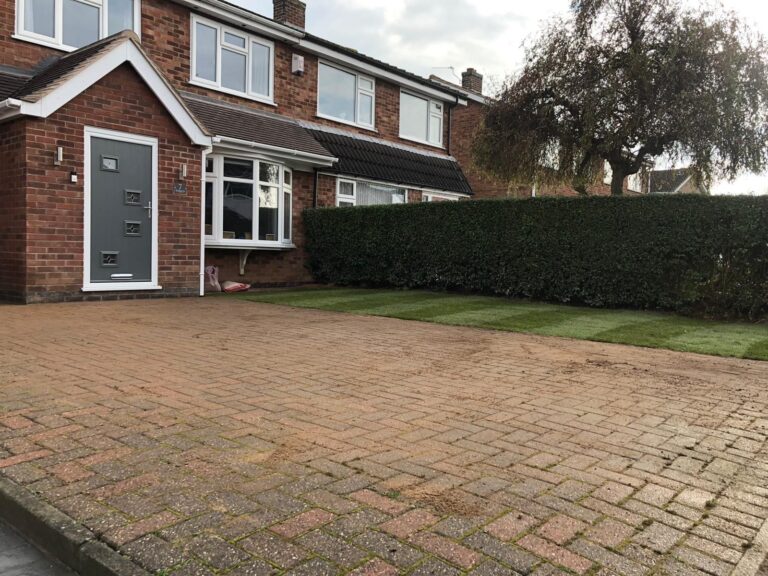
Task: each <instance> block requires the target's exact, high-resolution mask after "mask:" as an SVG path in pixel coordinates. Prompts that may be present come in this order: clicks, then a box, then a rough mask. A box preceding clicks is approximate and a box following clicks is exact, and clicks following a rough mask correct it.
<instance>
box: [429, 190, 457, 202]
mask: <svg viewBox="0 0 768 576" xmlns="http://www.w3.org/2000/svg"><path fill="white" fill-rule="evenodd" d="M421 198H422V201H423V202H434V201H435V200H436V199H440V200H444V201H446V202H458V201H459V200H461V198H462V197H461V196H458V195H455V194H449V193H447V192H423V193H422V195H421Z"/></svg>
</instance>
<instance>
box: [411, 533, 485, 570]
mask: <svg viewBox="0 0 768 576" xmlns="http://www.w3.org/2000/svg"><path fill="white" fill-rule="evenodd" d="M411 542H412V543H413V544H415V545H416V546H418V547H419V548H421V549H422V550H424V551H426V552H428V553H430V554H434V555H435V556H440V557H441V558H443V559H445V560H448V561H449V562H451V563H452V564H456V565H457V566H459V567H460V568H463V569H464V570H469V569H470V568H472V567H473V566H475V565H476V564H477V563H478V562H479V561H480V560H481V556H480V555H479V554H478V553H476V552H473V551H472V550H470V549H469V548H466V547H465V546H462V545H461V544H459V543H458V542H455V541H453V540H451V539H449V538H446V537H444V536H438V535H437V534H429V533H425V532H422V533H419V534H416V535H415V536H414V537H412V538H411Z"/></svg>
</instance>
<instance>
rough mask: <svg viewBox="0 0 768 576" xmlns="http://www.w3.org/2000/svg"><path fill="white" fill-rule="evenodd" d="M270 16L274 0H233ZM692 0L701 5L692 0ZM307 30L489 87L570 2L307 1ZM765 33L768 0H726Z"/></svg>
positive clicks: (764, 190)
mask: <svg viewBox="0 0 768 576" xmlns="http://www.w3.org/2000/svg"><path fill="white" fill-rule="evenodd" d="M235 1H236V3H237V4H240V5H242V6H244V7H246V8H249V9H251V10H254V11H256V12H258V13H260V14H264V15H266V16H271V15H272V0H235ZM689 1H690V2H692V3H694V2H695V3H696V4H701V2H698V1H696V0H689ZM306 2H307V29H308V31H310V32H312V33H313V34H316V35H318V36H322V37H324V38H327V39H328V40H332V41H334V42H337V43H339V44H343V45H345V46H349V47H351V48H355V49H357V50H359V51H360V52H362V53H363V54H367V55H369V56H373V57H375V58H379V59H381V60H384V61H386V62H389V63H391V64H394V65H396V66H400V67H401V68H405V69H406V70H409V71H411V72H415V73H417V74H421V75H423V76H428V75H430V74H439V75H440V76H442V77H444V78H446V79H448V80H452V81H454V82H456V81H457V78H456V77H455V76H454V75H453V73H452V72H451V70H450V69H449V68H451V67H452V68H453V69H454V70H455V72H456V74H458V75H459V76H460V75H461V71H462V70H465V69H466V68H468V67H474V68H477V69H478V71H480V72H481V73H482V74H484V75H485V77H486V85H488V86H491V87H492V86H494V85H496V84H498V83H499V82H500V81H501V80H502V79H503V78H505V77H506V76H507V75H509V74H510V73H512V72H515V71H516V70H518V69H519V68H520V66H521V64H522V61H523V46H524V44H525V42H526V40H530V38H531V37H532V36H534V35H535V34H536V32H537V30H538V29H539V28H540V26H541V25H542V23H543V22H545V21H546V20H548V19H550V18H552V17H553V16H556V15H558V14H563V13H565V12H566V11H567V9H568V5H569V0H438V1H435V0H306ZM723 4H724V5H725V6H726V8H728V9H731V10H734V11H735V12H737V13H738V14H740V15H742V16H743V17H744V18H745V19H746V20H747V21H748V22H750V23H752V25H753V26H755V27H756V28H757V29H758V30H760V31H761V32H763V33H764V34H766V35H768V3H766V2H765V1H764V0H723ZM716 191H717V192H718V193H759V194H768V175H761V176H745V177H743V178H739V179H738V180H737V181H736V182H734V183H719V184H718V185H717V186H716Z"/></svg>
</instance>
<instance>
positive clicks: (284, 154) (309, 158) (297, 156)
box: [213, 136, 339, 168]
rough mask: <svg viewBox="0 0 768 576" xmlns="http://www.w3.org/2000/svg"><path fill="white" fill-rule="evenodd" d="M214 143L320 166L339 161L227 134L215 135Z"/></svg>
mask: <svg viewBox="0 0 768 576" xmlns="http://www.w3.org/2000/svg"><path fill="white" fill-rule="evenodd" d="M213 143H214V146H220V147H230V148H234V149H239V150H242V151H249V152H254V153H258V152H263V153H264V154H267V155H268V156H271V157H272V158H275V157H277V158H280V159H283V160H297V161H299V162H303V163H304V164H308V165H310V166H316V167H319V168H329V167H331V166H333V165H334V164H335V163H336V162H338V161H339V159H338V158H333V157H330V156H321V155H320V154H312V153H310V152H301V151H299V150H291V149H290V148H280V147H279V146H270V145H269V144H259V143H258V142H250V141H248V140H240V139H238V138H228V137H226V136H215V137H214V138H213Z"/></svg>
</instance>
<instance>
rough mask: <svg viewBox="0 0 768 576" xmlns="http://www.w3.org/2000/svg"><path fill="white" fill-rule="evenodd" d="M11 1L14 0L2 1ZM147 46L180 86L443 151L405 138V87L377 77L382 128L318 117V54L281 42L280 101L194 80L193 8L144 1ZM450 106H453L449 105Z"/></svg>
mask: <svg viewBox="0 0 768 576" xmlns="http://www.w3.org/2000/svg"><path fill="white" fill-rule="evenodd" d="M0 1H5V2H7V1H9V0H0ZM142 11H143V18H142V30H141V38H142V45H143V46H144V48H145V49H146V50H147V52H148V53H149V54H150V56H151V57H152V59H153V60H154V61H155V62H156V63H157V64H158V65H159V66H160V68H161V69H162V70H163V71H164V72H165V74H166V75H167V76H168V78H169V79H170V80H171V82H172V83H173V84H174V85H175V86H176V88H178V89H180V90H187V91H190V92H196V93H198V94H203V95H206V96H210V97H213V98H217V99H220V100H225V101H228V102H234V103H237V104H240V105H245V106H250V107H252V108H255V109H258V110H266V111H268V112H276V113H278V114H282V115H284V116H290V117H292V118H300V119H302V120H307V121H312V122H316V123H318V124H324V125H327V126H334V127H336V128H341V129H343V130H348V131H350V132H357V133H360V134H366V135H368V136H376V137H379V138H383V139H386V140H393V141H399V142H402V143H407V144H408V145H411V146H415V147H421V148H424V149H427V150H432V151H435V150H439V148H435V147H433V146H428V145H422V144H418V143H415V142H411V141H409V140H403V139H401V138H400V88H399V87H398V86H396V85H394V84H390V83H388V82H385V81H383V80H377V81H376V121H375V124H376V131H375V132H373V131H371V130H366V129H364V128H358V127H356V126H350V125H348V124H342V123H339V122H334V121H332V120H326V119H324V118H319V117H318V116H317V74H318V58H317V57H316V56H314V55H311V54H307V53H306V52H302V51H301V50H298V49H296V48H294V47H292V46H289V45H287V44H285V43H283V42H278V41H276V42H275V88H274V90H275V104H276V106H271V105H269V104H263V103H261V102H255V101H253V100H250V99H247V98H240V97H238V96H232V95H229V94H224V93H222V92H217V91H215V90H210V89H207V88H201V87H199V86H194V85H191V84H190V83H189V80H190V26H191V24H190V21H191V18H190V12H189V10H187V9H185V8H183V7H182V6H179V5H177V4H174V3H172V2H170V1H169V0H142ZM293 54H300V55H302V56H304V66H305V72H304V75H303V76H296V75H294V74H292V73H291V66H292V57H293ZM446 109H447V107H446ZM443 127H444V129H445V135H444V139H443V141H444V142H447V135H448V122H447V112H446V115H445V120H444V122H443Z"/></svg>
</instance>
